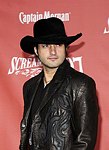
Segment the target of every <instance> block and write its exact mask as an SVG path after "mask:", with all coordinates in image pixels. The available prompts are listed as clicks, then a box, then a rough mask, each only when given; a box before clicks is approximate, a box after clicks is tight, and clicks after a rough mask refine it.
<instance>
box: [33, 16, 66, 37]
mask: <svg viewBox="0 0 109 150" xmlns="http://www.w3.org/2000/svg"><path fill="white" fill-rule="evenodd" d="M33 32H34V37H46V36H66V33H65V28H64V24H63V22H62V21H61V20H60V19H58V18H55V17H52V18H48V19H41V20H38V21H37V22H36V23H35V24H34V28H33Z"/></svg>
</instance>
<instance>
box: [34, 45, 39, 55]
mask: <svg viewBox="0 0 109 150" xmlns="http://www.w3.org/2000/svg"><path fill="white" fill-rule="evenodd" d="M34 53H35V54H36V56H38V52H37V48H36V47H34Z"/></svg>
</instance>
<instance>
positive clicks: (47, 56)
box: [37, 44, 66, 69]
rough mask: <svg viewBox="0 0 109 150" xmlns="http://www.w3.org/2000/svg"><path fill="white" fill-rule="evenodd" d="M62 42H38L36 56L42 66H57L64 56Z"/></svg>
mask: <svg viewBox="0 0 109 150" xmlns="http://www.w3.org/2000/svg"><path fill="white" fill-rule="evenodd" d="M65 51H66V50H65V45H64V44H38V51H37V53H38V57H39V59H40V61H41V62H42V64H43V66H44V67H47V68H51V69H53V68H58V67H59V66H60V65H61V64H62V63H63V61H64V59H65V57H66V52H65Z"/></svg>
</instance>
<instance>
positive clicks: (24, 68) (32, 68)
mask: <svg viewBox="0 0 109 150" xmlns="http://www.w3.org/2000/svg"><path fill="white" fill-rule="evenodd" d="M67 60H68V61H69V63H70V65H71V67H72V68H75V69H77V70H78V71H80V72H83V66H82V56H81V57H72V58H69V57H68V58H67ZM41 70H42V65H41V62H40V61H39V60H38V59H37V58H36V57H35V56H31V57H28V58H22V57H13V58H12V60H11V64H10V68H9V69H8V75H12V74H15V75H24V76H26V77H29V78H32V77H34V76H36V75H37V74H39V73H40V72H41Z"/></svg>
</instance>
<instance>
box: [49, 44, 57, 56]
mask: <svg viewBox="0 0 109 150" xmlns="http://www.w3.org/2000/svg"><path fill="white" fill-rule="evenodd" d="M50 54H52V55H55V54H56V45H54V44H53V45H50Z"/></svg>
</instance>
